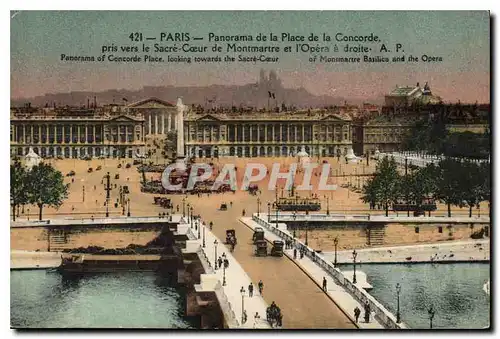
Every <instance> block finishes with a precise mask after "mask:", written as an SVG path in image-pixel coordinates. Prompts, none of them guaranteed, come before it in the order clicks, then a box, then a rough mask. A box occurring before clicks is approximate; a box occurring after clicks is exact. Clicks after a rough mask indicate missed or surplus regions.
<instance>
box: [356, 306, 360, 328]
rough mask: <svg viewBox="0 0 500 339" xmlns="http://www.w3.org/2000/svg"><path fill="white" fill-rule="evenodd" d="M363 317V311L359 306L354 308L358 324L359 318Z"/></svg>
mask: <svg viewBox="0 0 500 339" xmlns="http://www.w3.org/2000/svg"><path fill="white" fill-rule="evenodd" d="M360 315H361V310H360V309H359V307H358V306H356V307H355V308H354V318H356V324H357V323H358V320H359V316H360Z"/></svg>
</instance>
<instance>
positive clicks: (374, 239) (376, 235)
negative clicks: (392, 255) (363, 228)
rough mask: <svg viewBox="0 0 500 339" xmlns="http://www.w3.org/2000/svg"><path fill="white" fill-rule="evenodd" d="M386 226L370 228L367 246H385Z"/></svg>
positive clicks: (367, 235) (367, 234) (367, 233)
mask: <svg viewBox="0 0 500 339" xmlns="http://www.w3.org/2000/svg"><path fill="white" fill-rule="evenodd" d="M384 236H385V226H382V227H370V228H369V229H368V230H367V232H366V240H367V244H368V245H370V246H380V245H383V244H384Z"/></svg>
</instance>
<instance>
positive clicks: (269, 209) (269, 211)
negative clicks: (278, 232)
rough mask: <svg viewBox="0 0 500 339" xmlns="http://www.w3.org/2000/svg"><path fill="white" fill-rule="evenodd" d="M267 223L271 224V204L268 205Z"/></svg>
mask: <svg viewBox="0 0 500 339" xmlns="http://www.w3.org/2000/svg"><path fill="white" fill-rule="evenodd" d="M267 222H269V223H270V222H271V203H270V202H268V203H267Z"/></svg>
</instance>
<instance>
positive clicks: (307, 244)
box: [304, 221, 309, 246]
mask: <svg viewBox="0 0 500 339" xmlns="http://www.w3.org/2000/svg"><path fill="white" fill-rule="evenodd" d="M304 226H305V227H306V246H309V243H308V241H307V240H308V239H307V229H308V228H309V223H308V222H307V221H306V222H305V223H304Z"/></svg>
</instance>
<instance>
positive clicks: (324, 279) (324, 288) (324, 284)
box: [323, 277, 326, 292]
mask: <svg viewBox="0 0 500 339" xmlns="http://www.w3.org/2000/svg"><path fill="white" fill-rule="evenodd" d="M323 291H325V292H326V278H325V277H323Z"/></svg>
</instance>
